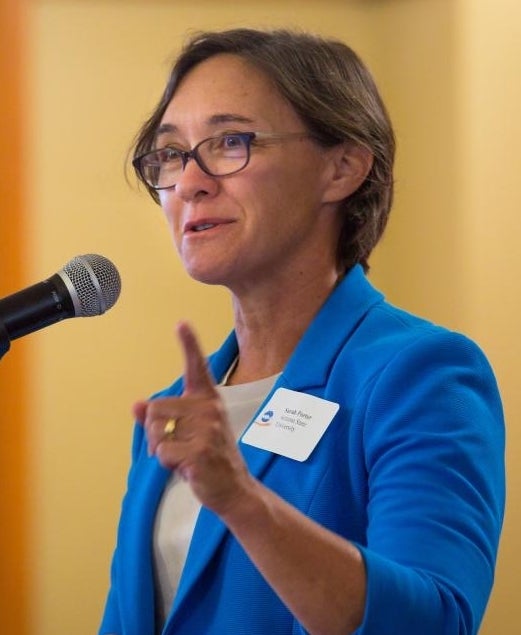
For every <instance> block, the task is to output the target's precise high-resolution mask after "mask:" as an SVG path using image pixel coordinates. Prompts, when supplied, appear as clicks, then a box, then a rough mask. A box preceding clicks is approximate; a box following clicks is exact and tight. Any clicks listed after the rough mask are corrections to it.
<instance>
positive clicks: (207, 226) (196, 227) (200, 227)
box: [190, 223, 216, 232]
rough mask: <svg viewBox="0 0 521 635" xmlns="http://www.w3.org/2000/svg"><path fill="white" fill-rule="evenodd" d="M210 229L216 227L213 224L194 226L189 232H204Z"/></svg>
mask: <svg viewBox="0 0 521 635" xmlns="http://www.w3.org/2000/svg"><path fill="white" fill-rule="evenodd" d="M212 227H216V225H215V224H214V223H202V224H201V225H194V226H193V227H191V228H190V231H193V232H204V230H205V229H211V228H212Z"/></svg>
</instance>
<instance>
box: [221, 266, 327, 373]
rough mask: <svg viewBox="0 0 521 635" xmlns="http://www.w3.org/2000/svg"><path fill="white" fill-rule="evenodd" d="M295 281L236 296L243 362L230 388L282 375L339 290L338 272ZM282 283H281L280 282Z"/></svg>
mask: <svg viewBox="0 0 521 635" xmlns="http://www.w3.org/2000/svg"><path fill="white" fill-rule="evenodd" d="M301 279H302V280H304V282H300V284H299V282H298V277H297V279H295V278H293V279H292V280H291V283H288V284H282V283H278V284H270V285H268V286H267V288H266V289H264V290H263V289H262V288H259V287H258V286H256V287H255V289H254V291H252V292H251V293H242V294H240V295H238V294H237V295H234V296H233V308H234V316H235V330H236V334H237V340H238V344H239V359H238V363H237V364H236V366H235V370H234V371H233V373H232V374H231V376H230V377H229V378H228V383H229V384H239V383H246V382H248V381H255V380H256V379H261V378H263V377H269V376H271V375H275V374H276V373H279V372H281V371H282V369H283V368H284V366H285V364H286V362H287V361H288V359H289V357H290V356H291V354H292V352H293V350H294V349H295V346H296V345H297V343H298V342H299V340H300V339H301V337H302V335H303V334H304V332H305V331H306V329H307V328H308V326H309V324H310V323H311V321H312V320H313V318H314V317H315V315H316V313H317V312H318V310H319V309H320V307H321V306H322V304H323V303H324V302H325V300H326V298H327V297H328V296H329V294H330V293H331V291H332V290H333V288H334V287H335V285H336V283H337V280H338V275H337V273H336V271H329V272H328V273H327V274H323V273H318V272H317V274H316V275H314V276H311V277H310V276H302V277H301ZM279 282H280V281H279Z"/></svg>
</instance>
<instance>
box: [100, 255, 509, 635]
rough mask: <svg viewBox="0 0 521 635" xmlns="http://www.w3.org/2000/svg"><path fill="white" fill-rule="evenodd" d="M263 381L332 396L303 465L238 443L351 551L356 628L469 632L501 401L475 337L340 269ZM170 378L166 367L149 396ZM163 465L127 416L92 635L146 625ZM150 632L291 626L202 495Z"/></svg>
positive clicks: (481, 578)
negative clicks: (128, 442) (281, 361)
mask: <svg viewBox="0 0 521 635" xmlns="http://www.w3.org/2000/svg"><path fill="white" fill-rule="evenodd" d="M236 353H237V341H236V338H235V335H234V333H232V334H231V335H230V336H229V337H228V339H227V340H226V341H225V343H224V344H223V346H222V347H221V349H220V350H219V351H218V352H217V353H215V354H214V355H213V356H211V358H210V367H211V369H212V372H213V374H214V376H215V377H216V378H220V377H221V376H222V375H223V374H224V372H225V370H226V369H227V368H228V366H229V365H230V363H231V361H232V360H233V358H234V357H235V355H236ZM278 387H285V388H289V389H291V390H295V391H302V392H305V393H308V394H311V395H316V396H318V397H322V398H325V399H328V400H330V401H333V402H335V403H337V404H339V406H340V408H339V410H338V413H337V414H336V416H335V418H334V419H333V421H332V423H331V425H330V426H329V427H328V429H327V431H326V432H325V434H324V436H323V437H322V438H321V440H320V442H319V443H318V445H317V446H316V448H315V449H314V450H313V452H312V454H311V456H310V457H309V459H307V460H306V461H304V462H298V461H295V460H292V459H289V458H285V457H282V456H278V455H276V454H273V453H271V452H268V451H265V450H260V449H257V448H254V447H252V446H249V445H246V444H243V443H242V442H239V447H240V449H241V451H242V454H243V456H244V459H245V461H246V463H247V465H248V467H249V469H250V471H251V473H252V474H254V475H255V476H256V477H257V478H258V479H260V480H261V481H262V482H263V483H264V484H265V485H266V486H267V487H270V488H271V489H273V490H274V491H275V492H277V493H278V494H279V495H280V496H282V497H283V498H284V499H286V500H287V501H289V502H290V503H291V504H292V505H294V506H295V507H296V508H297V509H299V510H301V511H302V512H303V513H304V514H306V515H307V516H309V517H311V518H312V519H314V520H315V521H316V522H317V523H320V524H321V525H323V526H325V527H327V528H329V529H330V530H332V531H334V532H336V533H338V534H340V535H341V536H344V537H345V538H346V539H348V540H350V541H353V542H354V543H355V544H357V546H358V547H359V548H360V549H361V551H362V555H363V557H364V560H365V564H366V569H367V581H368V582H367V601H366V613H365V618H364V621H363V624H362V626H361V627H360V629H358V631H357V634H358V635H387V634H389V635H391V634H393V635H395V634H399V635H417V634H418V633H422V635H441V634H442V633H443V635H456V634H463V633H465V634H466V635H469V634H472V633H477V631H478V627H479V624H480V621H481V618H482V616H483V612H484V610H485V606H486V603H487V600H488V597H489V594H490V591H491V587H492V583H493V575H494V565H495V558H496V552H497V546H498V540H499V534H500V529H501V524H502V518H503V507H504V426H503V417H502V408H501V403H500V397H499V394H498V390H497V386H496V382H495V379H494V376H493V374H492V371H491V369H490V367H489V364H488V363H487V361H486V359H485V357H484V356H483V354H482V352H481V351H480V350H479V348H478V347H477V346H476V345H475V344H474V343H473V342H471V341H470V340H468V339H467V338H465V337H464V336H462V335H459V334H456V333H452V332H449V331H447V330H445V329H442V328H440V327H438V326H435V325H433V324H431V323H429V322H426V321H424V320H421V319H419V318H417V317H414V316H412V315H410V314H408V313H406V312H404V311H401V310H399V309H397V308H395V307H393V306H391V305H389V304H388V303H386V302H385V300H384V298H383V296H382V295H381V294H380V293H379V292H378V291H376V290H375V289H374V288H373V287H372V286H371V285H370V283H369V282H368V280H367V279H366V277H365V275H364V273H363V271H362V269H361V268H360V267H355V268H354V269H353V270H352V271H351V272H350V273H349V274H348V275H347V276H346V278H345V279H344V280H343V281H342V282H341V283H340V285H339V286H338V287H337V288H336V289H335V291H334V292H333V293H332V294H331V296H330V297H329V298H328V300H327V301H326V303H325V304H324V306H323V307H322V309H321V310H320V311H319V313H318V314H317V316H316V318H315V319H314V320H313V322H312V323H311V325H310V326H309V328H308V330H307V332H306V333H305V334H304V336H303V338H302V340H301V341H300V343H299V344H298V346H297V347H296V349H295V351H294V353H293V355H292V357H291V358H290V360H289V361H288V363H287V365H286V367H285V369H284V371H283V373H282V375H281V377H280V378H279V380H278V381H277V383H276V385H275V387H274V389H273V390H276V389H277V388H278ZM181 391H182V381H181V380H178V381H177V382H175V383H174V384H173V385H172V386H171V387H170V388H168V389H167V390H165V391H163V392H162V393H158V395H157V396H166V395H178V394H180V393H181ZM268 398H269V396H268ZM168 477H169V472H168V471H166V470H165V469H163V468H162V467H161V466H160V465H159V464H158V462H157V460H156V459H155V457H148V455H147V448H146V439H145V438H144V434H143V429H142V428H141V426H136V428H135V433H134V439H133V448H132V465H131V468H130V472H129V477H128V490H127V493H126V495H125V498H124V500H123V505H122V510H121V519H120V524H119V531H118V539H117V547H116V550H115V553H114V558H113V564H112V574H111V587H110V591H109V595H108V599H107V604H106V609H105V614H104V617H103V622H102V625H101V628H100V630H99V633H100V635H108V634H115V635H154V633H155V626H154V583H153V568H152V531H153V525H154V518H155V514H156V510H157V507H158V504H159V501H160V498H161V495H162V493H163V490H164V487H165V485H166V482H167V479H168ZM325 610H327V608H326V609H325ZM163 633H164V635H174V634H175V635H202V634H204V635H228V634H232V633H233V635H290V634H291V635H297V634H298V635H302V634H303V633H305V631H304V629H303V628H302V627H301V626H300V625H299V624H298V622H297V621H296V620H295V619H294V617H293V616H292V615H291V614H290V613H289V611H288V610H287V609H286V607H285V606H284V605H283V604H282V603H281V601H280V600H279V599H278V597H277V596H276V594H275V593H274V592H273V591H272V589H271V588H270V587H269V586H268V585H267V584H266V582H265V581H264V579H263V578H262V576H261V575H260V574H259V573H258V571H257V570H256V568H255V567H254V566H253V565H252V563H251V562H250V560H249V558H248V556H247V555H246V553H245V552H244V551H243V550H242V548H241V547H240V545H239V544H238V543H237V541H236V540H235V539H234V537H233V536H232V535H231V534H230V532H229V531H228V530H227V528H226V527H225V526H224V524H223V523H222V522H221V521H220V520H219V518H218V517H216V516H215V515H214V514H213V513H212V512H210V511H209V510H207V509H205V508H203V509H202V510H201V512H200V515H199V517H198V520H197V524H196V527H195V532H194V535H193V538H192V542H191V546H190V549H189V553H188V557H187V561H186V565H185V567H184V570H183V574H182V577H181V581H180V586H179V589H178V592H177V595H176V598H175V601H174V604H173V606H172V610H171V612H170V615H169V617H168V619H167V623H166V625H165V628H164V630H163Z"/></svg>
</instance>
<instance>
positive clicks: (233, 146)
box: [205, 134, 247, 158]
mask: <svg viewBox="0 0 521 635" xmlns="http://www.w3.org/2000/svg"><path fill="white" fill-rule="evenodd" d="M246 148H247V143H246V141H245V139H244V136H243V135H240V134H223V135H220V136H219V137H213V138H212V139H208V141H207V145H206V148H205V149H206V151H207V152H210V153H211V154H213V155H221V156H226V157H231V158H235V157H242V156H243V155H244V152H245V151H246Z"/></svg>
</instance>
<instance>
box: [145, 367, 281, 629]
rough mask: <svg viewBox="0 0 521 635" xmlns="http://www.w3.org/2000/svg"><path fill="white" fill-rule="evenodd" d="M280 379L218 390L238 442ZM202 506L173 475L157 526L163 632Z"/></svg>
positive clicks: (156, 555)
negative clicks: (276, 381)
mask: <svg viewBox="0 0 521 635" xmlns="http://www.w3.org/2000/svg"><path fill="white" fill-rule="evenodd" d="M277 377H278V375H274V376H272V377H266V378H265V379H260V380H258V381H253V382H250V383H248V384H238V385H236V386H217V390H218V391H219V393H220V395H221V397H222V399H223V401H224V405H225V407H226V410H227V412H228V419H229V421H230V424H231V427H232V430H233V433H234V435H235V438H236V439H239V437H240V436H241V435H242V433H243V432H244V430H245V429H246V426H247V425H248V423H249V422H250V421H251V419H252V418H253V415H254V414H255V413H256V412H257V410H258V409H259V408H260V406H261V404H262V402H263V401H264V399H265V398H266V396H267V394H268V393H269V391H270V390H271V388H272V386H273V384H274V383H275V380H276V379H277ZM200 508H201V504H200V503H199V501H198V500H197V499H196V497H195V496H194V495H193V493H192V490H191V488H190V485H189V484H188V483H187V482H186V481H184V480H183V479H182V478H180V477H179V476H178V474H176V473H175V472H173V473H172V476H171V477H170V480H169V481H168V484H167V486H166V489H165V491H164V493H163V497H162V499H161V502H160V504H159V508H158V511H157V516H156V520H155V526H154V540H153V548H154V572H155V582H156V616H157V620H156V624H157V628H158V629H159V630H158V632H161V630H162V627H163V624H164V622H165V620H166V617H167V615H168V614H169V612H170V609H171V607H172V602H173V599H174V597H175V594H176V591H177V587H178V585H179V580H180V578H181V572H182V570H183V566H184V563H185V560H186V556H187V553H188V548H189V546H190V540H191V539H192V534H193V531H194V527H195V523H196V520H197V515H198V513H199V510H200Z"/></svg>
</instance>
